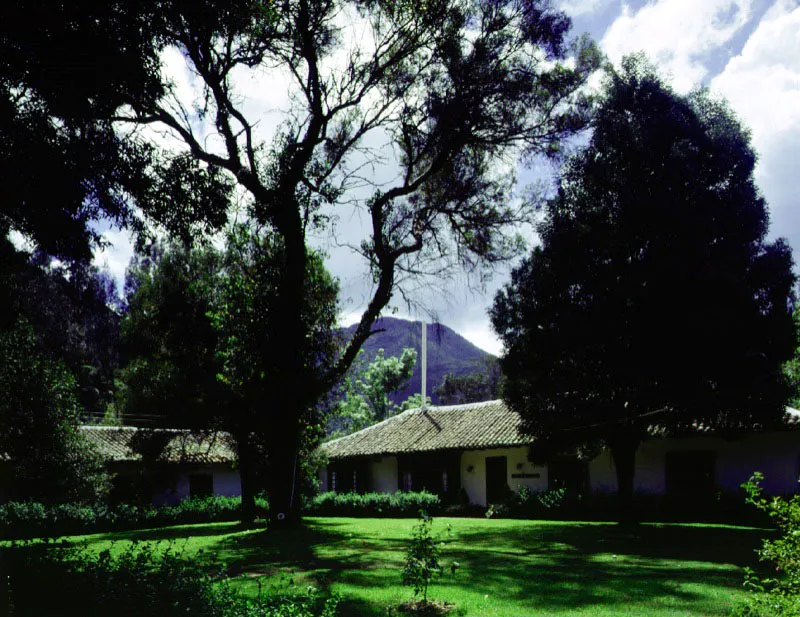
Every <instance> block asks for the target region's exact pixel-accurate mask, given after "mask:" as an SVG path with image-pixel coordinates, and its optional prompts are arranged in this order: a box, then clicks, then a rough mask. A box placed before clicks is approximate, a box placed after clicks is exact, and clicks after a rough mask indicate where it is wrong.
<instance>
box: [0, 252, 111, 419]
mask: <svg viewBox="0 0 800 617" xmlns="http://www.w3.org/2000/svg"><path fill="white" fill-rule="evenodd" d="M118 307H119V298H118V297H117V294H116V286H115V284H114V281H113V280H112V278H111V276H110V274H109V273H108V272H106V271H102V270H99V269H98V268H97V267H95V266H93V265H91V264H90V263H89V262H88V261H68V262H63V263H62V262H59V261H56V260H55V259H54V258H53V257H52V256H51V255H48V254H46V253H44V252H43V251H41V250H35V251H33V252H32V253H27V252H25V251H21V250H19V251H18V250H16V249H15V248H14V246H13V245H12V244H11V242H10V241H9V240H8V239H7V238H0V331H2V330H6V329H10V328H13V325H14V323H16V322H17V321H18V320H20V319H24V320H25V321H26V322H27V323H28V324H29V325H30V326H31V328H32V331H33V333H34V335H35V339H36V346H37V347H38V348H39V349H40V350H43V351H44V352H46V353H47V355H49V356H50V357H52V358H57V359H58V360H60V361H62V362H63V363H64V364H65V366H66V368H67V369H68V370H69V371H70V373H72V375H73V376H74V377H75V379H76V380H77V387H78V402H79V403H80V406H81V417H82V418H87V417H95V418H96V417H98V416H100V417H102V416H103V413H104V411H105V408H106V405H108V404H109V403H110V402H111V400H112V395H113V388H114V386H113V379H114V371H115V370H116V368H117V367H118V365H119V316H118V314H117V312H116V311H117V310H118Z"/></svg>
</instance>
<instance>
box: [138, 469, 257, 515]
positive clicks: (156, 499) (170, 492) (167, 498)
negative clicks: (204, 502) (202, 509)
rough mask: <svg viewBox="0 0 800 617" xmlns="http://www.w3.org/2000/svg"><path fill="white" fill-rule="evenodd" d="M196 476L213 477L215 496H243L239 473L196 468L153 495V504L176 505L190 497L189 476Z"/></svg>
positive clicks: (180, 474) (178, 476) (180, 472)
mask: <svg viewBox="0 0 800 617" xmlns="http://www.w3.org/2000/svg"><path fill="white" fill-rule="evenodd" d="M194 474H208V475H211V476H212V490H213V491H214V495H222V496H225V497H236V496H238V495H241V494H242V482H241V479H240V478H239V472H238V471H236V470H234V469H230V468H225V467H196V468H194V469H187V470H186V471H183V470H181V471H179V472H177V473H176V474H175V475H174V476H172V482H171V484H172V486H170V487H168V488H166V489H164V490H162V491H159V492H157V493H156V494H155V495H153V504H154V505H156V506H162V505H175V504H177V503H179V502H180V501H181V500H183V499H186V498H187V497H189V496H190V495H189V476H190V475H194Z"/></svg>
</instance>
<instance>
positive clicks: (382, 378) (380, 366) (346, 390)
mask: <svg viewBox="0 0 800 617" xmlns="http://www.w3.org/2000/svg"><path fill="white" fill-rule="evenodd" d="M363 354H364V350H362V351H361V353H360V354H359V360H357V361H356V363H355V364H354V365H353V366H352V367H351V369H350V371H349V373H348V374H347V375H346V376H345V378H344V384H343V387H342V390H343V392H342V398H341V400H339V401H338V402H337V403H336V404H335V405H334V409H333V411H332V413H331V415H330V418H329V420H328V423H329V425H330V426H331V427H332V430H330V431H329V434H332V435H338V434H345V435H347V434H349V433H354V432H355V431H360V430H361V429H362V428H366V427H367V426H370V425H372V424H375V423H376V422H381V421H382V420H385V419H386V418H388V417H390V416H393V415H394V414H395V413H397V411H398V409H399V408H400V406H399V405H396V404H394V403H393V402H392V400H391V399H390V398H389V395H390V394H392V393H393V392H396V391H397V390H400V389H402V388H404V387H405V386H406V385H407V384H408V381H409V380H410V379H411V374H412V373H413V372H414V365H415V364H416V362H417V351H416V350H415V349H412V348H410V347H407V348H405V349H403V352H402V354H401V355H400V357H397V356H389V357H386V356H385V355H384V350H383V349H379V350H378V353H377V354H376V355H375V358H374V359H373V360H372V362H370V363H368V364H365V363H364V361H363Z"/></svg>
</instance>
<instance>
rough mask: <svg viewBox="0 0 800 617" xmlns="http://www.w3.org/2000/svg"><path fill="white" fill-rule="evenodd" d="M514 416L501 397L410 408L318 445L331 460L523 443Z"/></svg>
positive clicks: (525, 439) (529, 439)
mask: <svg viewBox="0 0 800 617" xmlns="http://www.w3.org/2000/svg"><path fill="white" fill-rule="evenodd" d="M518 426H519V416H518V415H517V414H516V413H515V412H513V411H511V410H510V409H509V408H508V407H506V406H505V404H504V403H503V401H486V402H483V403H469V404H466V405H452V406H449V407H429V408H428V409H427V410H426V411H422V410H421V409H410V410H408V411H404V412H403V413H401V414H398V415H396V416H393V417H391V418H388V419H386V420H384V421H383V422H380V423H378V424H375V425H374V426H370V427H368V428H365V429H363V430H361V431H358V432H357V433H353V434H352V435H347V436H345V437H341V438H339V439H335V440H333V441H329V442H328V443H325V444H323V445H322V449H323V451H324V452H325V453H326V454H327V455H328V457H329V458H331V459H337V458H348V457H351V456H376V455H384V454H403V453H408V452H430V451H433V450H451V449H459V450H460V449H466V450H480V449H488V448H500V447H507V446H524V445H528V444H530V443H531V438H530V437H525V436H523V435H520V433H519V430H518Z"/></svg>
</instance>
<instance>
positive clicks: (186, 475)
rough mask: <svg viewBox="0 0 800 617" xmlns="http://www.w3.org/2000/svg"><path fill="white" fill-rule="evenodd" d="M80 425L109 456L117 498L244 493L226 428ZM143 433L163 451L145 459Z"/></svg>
mask: <svg viewBox="0 0 800 617" xmlns="http://www.w3.org/2000/svg"><path fill="white" fill-rule="evenodd" d="M80 430H81V433H83V435H84V436H85V437H87V438H88V439H89V441H91V442H92V443H93V444H94V445H95V447H96V448H97V450H98V452H99V453H100V455H101V456H102V457H103V459H104V460H105V463H106V467H107V469H108V470H109V472H110V473H111V474H112V482H113V489H112V498H116V499H117V500H119V501H132V500H135V499H144V500H147V501H151V502H152V503H153V504H154V505H174V504H176V503H178V502H180V501H181V500H182V499H185V498H187V497H205V496H209V495H223V496H228V497H234V496H238V495H241V493H242V485H241V480H240V478H239V472H238V471H237V470H236V469H235V468H234V462H235V460H236V454H235V452H234V449H233V445H232V442H231V439H230V436H229V435H227V434H226V433H222V432H216V433H211V432H209V433H207V434H196V433H193V432H192V431H187V430H178V429H137V428H136V427H132V426H81V427H80ZM137 439H144V440H151V441H152V445H153V447H154V448H157V449H158V450H160V454H159V455H158V456H157V457H154V458H153V460H145V458H143V457H142V455H141V454H140V452H141V449H142V448H141V446H139V447H137V446H135V441H136V440H137ZM145 448H146V445H145ZM142 491H145V492H146V494H144V495H142V494H141V493H142Z"/></svg>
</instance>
